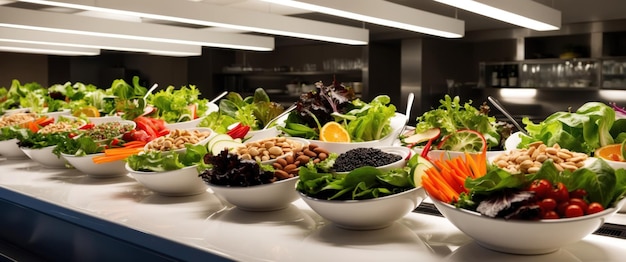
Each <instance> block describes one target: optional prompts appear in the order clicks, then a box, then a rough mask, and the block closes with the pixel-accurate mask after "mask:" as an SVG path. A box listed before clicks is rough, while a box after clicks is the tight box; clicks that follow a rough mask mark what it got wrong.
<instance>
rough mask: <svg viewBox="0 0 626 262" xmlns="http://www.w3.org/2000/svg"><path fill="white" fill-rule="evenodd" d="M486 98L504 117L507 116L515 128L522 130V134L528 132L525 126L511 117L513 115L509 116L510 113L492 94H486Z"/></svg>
mask: <svg viewBox="0 0 626 262" xmlns="http://www.w3.org/2000/svg"><path fill="white" fill-rule="evenodd" d="M487 100H489V102H491V104H492V105H493V106H494V107H495V108H496V109H498V110H499V111H500V112H501V113H502V114H503V115H504V116H505V117H506V118H508V119H509V120H510V121H511V123H513V125H514V126H515V127H516V128H517V130H519V131H520V132H522V133H523V134H524V135H528V132H527V131H526V129H525V128H523V127H522V125H520V124H519V123H518V122H517V120H515V118H513V116H511V114H509V111H507V110H506V109H505V108H504V106H503V105H502V104H501V103H500V101H498V99H496V98H494V97H492V96H488V97H487Z"/></svg>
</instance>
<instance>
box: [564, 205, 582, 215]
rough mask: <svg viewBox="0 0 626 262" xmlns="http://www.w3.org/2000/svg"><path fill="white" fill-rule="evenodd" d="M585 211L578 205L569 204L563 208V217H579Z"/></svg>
mask: <svg viewBox="0 0 626 262" xmlns="http://www.w3.org/2000/svg"><path fill="white" fill-rule="evenodd" d="M584 214H585V212H584V211H583V209H582V208H581V207H580V206H578V205H569V206H567V208H566V209H565V217H579V216H582V215H584Z"/></svg>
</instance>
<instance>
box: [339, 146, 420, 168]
mask: <svg viewBox="0 0 626 262" xmlns="http://www.w3.org/2000/svg"><path fill="white" fill-rule="evenodd" d="M374 148H376V149H380V150H381V151H383V152H385V153H390V154H395V155H399V156H400V157H401V158H400V160H398V161H396V162H393V163H391V164H387V165H384V166H379V167H376V168H377V169H380V170H382V171H389V170H392V169H396V168H402V167H404V166H406V162H407V158H408V157H409V155H411V149H409V148H408V147H403V146H378V147H374ZM337 173H340V174H347V173H349V171H346V172H337Z"/></svg>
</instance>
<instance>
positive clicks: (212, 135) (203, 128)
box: [143, 127, 216, 154]
mask: <svg viewBox="0 0 626 262" xmlns="http://www.w3.org/2000/svg"><path fill="white" fill-rule="evenodd" d="M184 129H185V130H189V131H193V130H198V131H203V132H204V131H208V132H209V135H208V136H207V137H205V138H204V139H202V140H200V141H198V143H195V144H194V145H206V143H208V142H209V140H211V138H213V137H214V136H215V135H216V133H215V132H214V131H213V130H212V129H210V128H208V127H190V128H184ZM181 130H182V129H181ZM172 131H174V129H170V134H171V132H172ZM167 136H169V134H168V135H167ZM152 141H154V140H152ZM152 141H151V142H148V143H147V144H146V145H145V146H144V147H143V150H144V151H148V150H150V149H148V146H149V145H150V143H152ZM186 150H187V148H184V147H183V148H178V149H174V150H169V151H162V152H176V153H179V154H181V153H183V152H185V151H186Z"/></svg>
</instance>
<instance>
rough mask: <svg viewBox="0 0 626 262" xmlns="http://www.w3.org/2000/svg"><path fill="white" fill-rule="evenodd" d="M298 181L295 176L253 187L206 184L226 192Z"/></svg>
mask: <svg viewBox="0 0 626 262" xmlns="http://www.w3.org/2000/svg"><path fill="white" fill-rule="evenodd" d="M297 179H298V176H294V177H290V178H287V179H282V180H278V181H275V182H272V183H267V184H260V185H253V186H224V185H216V184H212V183H207V182H206V181H205V182H204V183H205V184H207V185H208V186H209V187H211V188H219V189H224V190H245V189H249V188H261V187H267V186H272V185H277V184H283V183H287V182H292V181H293V180H297ZM293 190H296V188H295V187H294V188H293Z"/></svg>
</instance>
